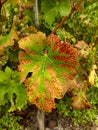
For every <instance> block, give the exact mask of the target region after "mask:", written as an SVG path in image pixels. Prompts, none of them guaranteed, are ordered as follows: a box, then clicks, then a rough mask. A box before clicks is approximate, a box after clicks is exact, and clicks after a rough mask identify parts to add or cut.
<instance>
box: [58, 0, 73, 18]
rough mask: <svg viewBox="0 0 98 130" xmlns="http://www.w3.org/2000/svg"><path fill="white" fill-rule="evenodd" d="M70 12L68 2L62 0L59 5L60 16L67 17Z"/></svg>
mask: <svg viewBox="0 0 98 130" xmlns="http://www.w3.org/2000/svg"><path fill="white" fill-rule="evenodd" d="M70 11H71V4H70V0H62V1H61V2H60V4H59V12H60V15H61V16H67V15H68V14H69V12H70Z"/></svg>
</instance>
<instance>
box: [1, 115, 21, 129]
mask: <svg viewBox="0 0 98 130" xmlns="http://www.w3.org/2000/svg"><path fill="white" fill-rule="evenodd" d="M20 119H21V118H20V117H19V116H17V117H16V116H14V115H13V114H11V113H6V114H4V115H3V116H2V117H0V130H23V127H22V126H21V125H20V124H19V121H20Z"/></svg>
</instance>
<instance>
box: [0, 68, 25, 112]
mask: <svg viewBox="0 0 98 130" xmlns="http://www.w3.org/2000/svg"><path fill="white" fill-rule="evenodd" d="M19 81H20V77H19V74H18V72H14V71H12V70H11V69H10V68H9V67H6V69H5V71H4V72H3V71H0V105H5V103H9V102H10V104H11V106H10V109H9V111H14V110H15V109H19V110H20V109H22V108H23V107H24V106H25V105H26V103H27V95H26V90H25V87H24V85H23V84H20V83H19Z"/></svg>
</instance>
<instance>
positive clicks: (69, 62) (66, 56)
mask: <svg viewBox="0 0 98 130" xmlns="http://www.w3.org/2000/svg"><path fill="white" fill-rule="evenodd" d="M19 47H20V48H21V51H20V53H19V63H20V64H19V67H18V68H19V71H20V77H21V82H24V83H25V86H26V90H27V94H28V96H29V100H30V102H31V103H32V104H35V105H36V106H37V107H38V108H39V109H41V110H43V111H47V112H51V111H52V109H53V108H55V98H57V99H61V98H62V97H63V96H64V94H65V93H66V91H67V90H68V89H69V87H67V80H68V79H72V78H73V77H74V76H75V69H76V68H77V66H78V52H77V50H76V49H74V48H73V47H72V46H71V45H69V44H67V43H61V42H60V40H59V37H58V36H55V35H54V36H53V35H52V36H50V37H48V38H46V36H45V34H44V33H42V32H38V33H37V34H31V35H30V36H27V37H25V38H23V39H21V40H20V41H19ZM29 74H30V75H29Z"/></svg>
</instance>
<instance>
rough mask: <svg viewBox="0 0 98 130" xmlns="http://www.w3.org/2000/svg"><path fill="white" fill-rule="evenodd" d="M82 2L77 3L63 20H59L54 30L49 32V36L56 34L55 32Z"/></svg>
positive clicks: (81, 0)
mask: <svg viewBox="0 0 98 130" xmlns="http://www.w3.org/2000/svg"><path fill="white" fill-rule="evenodd" d="M83 1H84V0H80V1H79V2H77V4H76V5H75V6H74V7H73V8H72V9H71V12H70V13H69V15H68V16H66V17H65V18H63V19H62V20H61V22H60V23H59V24H58V25H57V26H56V27H55V29H54V30H53V31H52V32H51V34H54V33H56V31H57V30H58V29H59V28H60V27H61V26H62V25H63V24H64V23H65V22H66V21H67V20H68V18H69V17H70V16H71V15H72V14H73V13H74V12H75V11H76V10H77V9H78V8H79V7H80V5H81V4H82V2H83Z"/></svg>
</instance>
